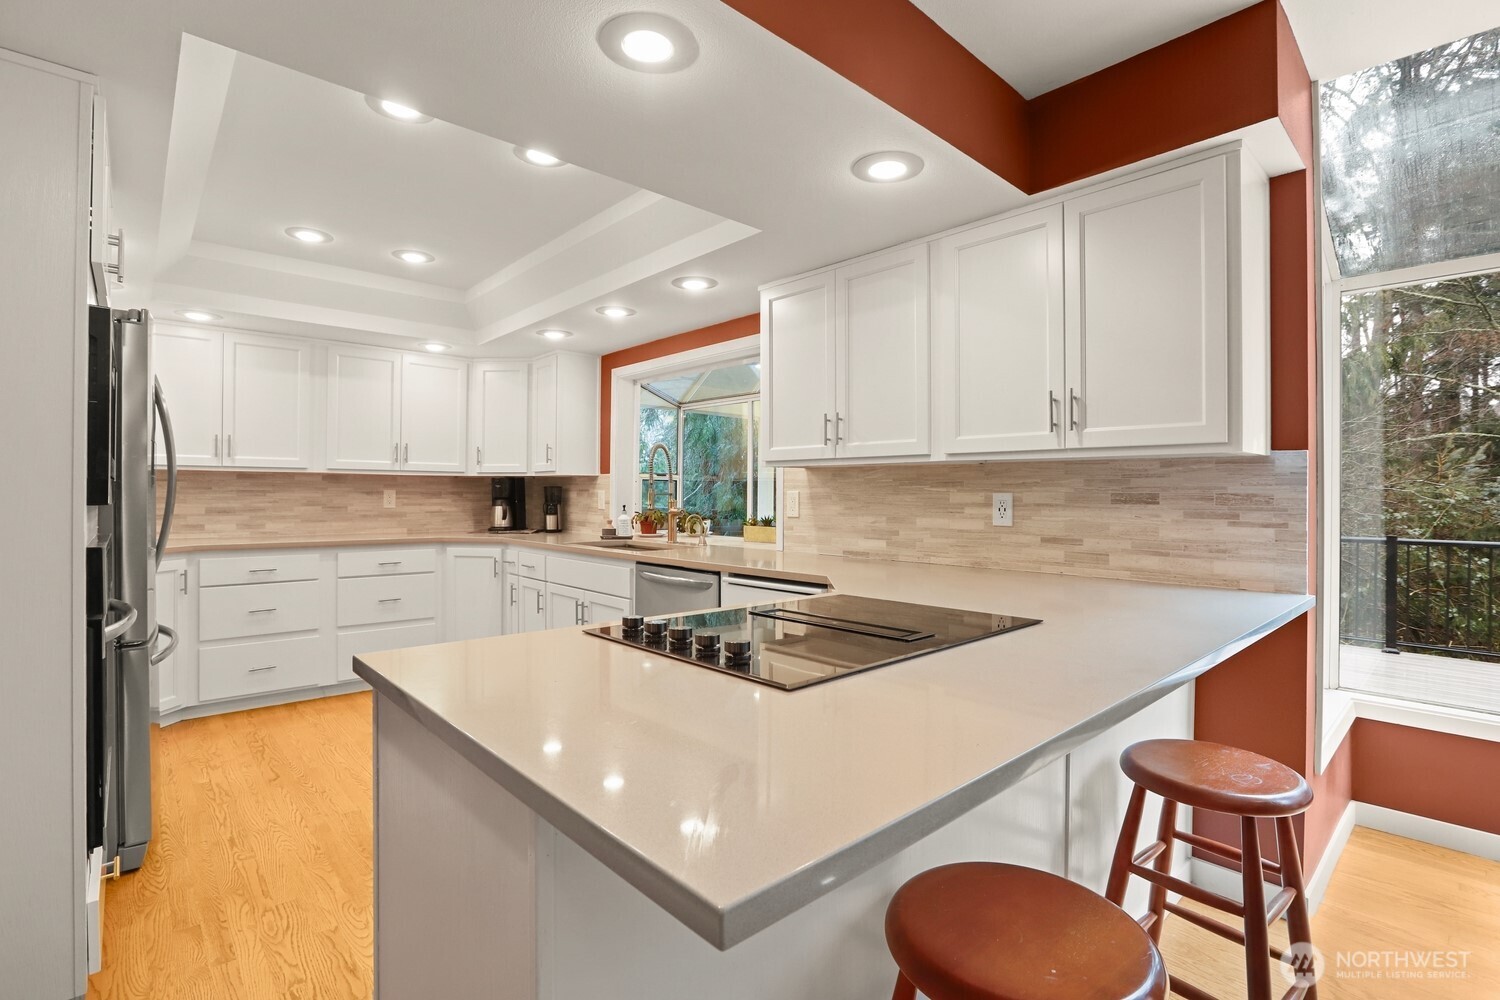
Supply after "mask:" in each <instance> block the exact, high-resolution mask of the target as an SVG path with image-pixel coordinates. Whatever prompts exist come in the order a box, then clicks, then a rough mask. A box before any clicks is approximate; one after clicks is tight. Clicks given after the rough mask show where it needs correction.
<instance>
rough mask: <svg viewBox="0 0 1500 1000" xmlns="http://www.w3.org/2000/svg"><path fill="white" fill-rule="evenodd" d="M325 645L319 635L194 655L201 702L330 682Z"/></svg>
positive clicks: (219, 648) (221, 647)
mask: <svg viewBox="0 0 1500 1000" xmlns="http://www.w3.org/2000/svg"><path fill="white" fill-rule="evenodd" d="M325 647H326V643H325V642H324V641H323V637H322V636H320V635H316V634H314V635H299V636H289V637H286V638H279V639H264V640H260V641H258V642H236V643H230V644H227V645H218V646H213V647H211V648H208V649H204V650H201V651H200V652H199V654H198V697H199V699H200V700H202V701H217V700H219V699H221V698H242V697H244V696H246V695H252V694H265V693H267V692H270V691H289V690H292V689H294V688H304V687H316V686H317V685H319V684H327V683H329V682H331V681H332V679H333V678H332V674H333V671H331V670H330V669H329V666H328V657H327V654H326V650H325Z"/></svg>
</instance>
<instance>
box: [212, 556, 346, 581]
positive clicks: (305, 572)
mask: <svg viewBox="0 0 1500 1000" xmlns="http://www.w3.org/2000/svg"><path fill="white" fill-rule="evenodd" d="M320 575H321V574H320V573H319V571H318V554H317V553H316V552H268V553H266V554H265V555H259V556H224V557H221V558H214V559H202V560H199V562H198V585H199V586H200V587H222V586H224V585H226V584H235V583H285V582H287V581H289V580H316V579H317V578H318V577H319V576H320Z"/></svg>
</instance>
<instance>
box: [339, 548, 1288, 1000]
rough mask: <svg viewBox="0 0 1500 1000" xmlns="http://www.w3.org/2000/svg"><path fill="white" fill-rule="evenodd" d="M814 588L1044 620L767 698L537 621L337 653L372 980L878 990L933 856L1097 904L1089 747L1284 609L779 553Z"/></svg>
mask: <svg viewBox="0 0 1500 1000" xmlns="http://www.w3.org/2000/svg"><path fill="white" fill-rule="evenodd" d="M806 563H807V564H806V565H805V566H796V567H787V568H788V569H790V570H800V571H803V572H806V573H807V574H809V575H814V576H816V575H822V576H825V577H827V578H828V579H829V580H831V581H832V582H833V583H834V585H835V586H836V587H837V588H838V590H839V591H841V592H844V593H853V594H860V595H864V596H870V597H878V598H885V599H888V600H899V601H910V602H916V603H926V604H936V605H942V606H947V607H957V608H966V609H971V610H977V611H991V612H996V613H1000V614H1011V615H1022V616H1027V617H1033V618H1040V619H1042V620H1043V624H1041V625H1038V626H1035V627H1032V628H1027V629H1023V630H1020V631H1016V632H1011V633H1007V634H1003V635H999V636H995V637H993V638H989V639H985V640H982V641H979V642H975V643H972V644H969V645H965V646H960V647H957V648H955V649H951V650H948V651H945V652H940V653H934V654H931V655H928V656H923V657H919V658H917V659H913V660H909V661H906V662H902V663H897V664H893V665H891V666H887V667H881V668H878V669H874V670H869V671H865V672H862V673H858V674H854V675H851V676H849V677H846V678H842V679H838V680H833V681H828V682H826V683H822V684H818V685H815V686H812V687H807V688H803V689H800V690H794V691H780V690H776V689H772V688H767V687H764V686H762V685H758V684H755V683H752V682H750V681H746V680H743V679H741V678H736V677H733V676H728V675H726V674H723V673H719V672H716V671H712V670H707V669H703V668H699V667H695V666H692V665H690V664H686V663H681V662H678V661H675V660H671V659H668V658H665V657H662V656H653V655H651V654H649V653H646V652H643V651H639V650H635V649H632V648H630V647H627V646H622V645H618V644H615V643H612V642H607V641H605V640H602V639H599V638H596V637H593V636H589V635H586V634H584V633H583V632H582V631H581V630H576V629H558V630H552V631H545V632H534V633H529V634H524V635H513V636H504V637H496V638H491V639H479V640H473V641H469V642H462V643H450V644H446V645H439V646H427V647H420V648H415V649H406V650H398V651H395V652H389V653H379V654H370V655H366V656H361V657H359V658H358V661H357V662H356V666H355V669H356V672H357V673H358V674H359V675H360V676H361V677H363V678H364V679H365V680H367V681H369V683H370V684H371V685H372V686H373V687H374V689H375V694H376V697H375V722H376V740H375V742H376V759H375V778H376V947H375V958H376V962H375V965H376V984H377V990H378V995H379V996H380V997H381V998H382V1000H407V998H419V997H420V998H427V997H434V996H464V997H505V998H511V997H516V998H533V997H536V998H545V1000H602V998H609V997H620V998H626V997H630V998H635V997H640V998H645V997H652V998H679V997H680V998H684V1000H685V998H700V997H705V996H714V997H716V998H720V1000H738V998H759V997H766V998H770V997H776V998H787V997H809V998H810V997H818V998H820V1000H824V998H842V997H848V998H855V997H869V996H878V995H881V994H882V993H884V992H888V991H889V988H890V983H891V982H892V977H893V976H894V965H893V963H891V962H890V959H889V958H888V957H887V955H886V953H885V945H884V938H883V933H882V919H883V914H884V907H885V903H886V901H887V900H888V899H889V898H890V895H891V893H893V892H894V891H895V889H896V888H897V886H899V885H900V883H901V882H902V881H903V880H904V879H905V878H907V877H909V876H911V875H913V874H915V873H916V872H918V871H921V870H923V869H925V868H929V867H932V866H933V865H936V864H943V863H946V862H948V861H952V860H960V859H963V860H974V859H993V860H1008V861H1013V862H1017V863H1022V864H1028V865H1032V866H1034V867H1039V868H1045V869H1048V870H1051V871H1055V872H1058V873H1066V874H1067V875H1068V876H1069V877H1072V878H1075V879H1077V880H1079V881H1081V882H1084V883H1085V884H1089V885H1091V886H1093V887H1095V888H1102V884H1103V880H1104V876H1105V871H1106V869H1107V866H1108V862H1109V855H1110V850H1111V848H1112V846H1113V841H1114V837H1115V833H1116V830H1117V829H1118V823H1119V817H1120V815H1121V814H1122V813H1123V810H1124V801H1125V796H1126V793H1127V791H1128V789H1127V786H1126V785H1125V783H1124V782H1123V779H1122V778H1121V777H1120V776H1119V774H1118V769H1117V766H1116V758H1117V757H1118V754H1119V751H1120V749H1121V748H1123V746H1125V745H1127V744H1128V743H1131V742H1134V741H1135V740H1137V739H1142V738H1147V737H1152V736H1188V735H1190V734H1191V729H1192V700H1191V681H1192V680H1193V678H1195V677H1197V676H1198V675H1200V674H1202V673H1203V672H1205V671H1207V670H1209V669H1211V668H1212V667H1213V666H1215V665H1216V664H1218V663H1220V662H1222V661H1223V660H1225V659H1226V658H1228V657H1229V656H1232V655H1233V654H1234V653H1236V652H1238V651H1239V650H1241V649H1243V648H1245V647H1246V646H1248V645H1250V644H1251V643H1253V642H1255V641H1256V640H1257V639H1259V638H1261V637H1262V636H1264V635H1266V634H1267V633H1269V632H1271V631H1273V630H1275V629H1276V628H1278V627H1280V626H1281V625H1282V624H1285V623H1286V622H1288V621H1290V620H1292V619H1293V618H1295V617H1296V616H1297V615H1299V614H1301V613H1303V612H1304V611H1306V610H1307V609H1308V608H1310V607H1311V606H1312V603H1313V601H1312V598H1311V597H1308V596H1305V595H1291V594H1263V593H1246V592H1238V591H1226V590H1210V589H1201V588H1187V587H1168V586H1161V585H1153V584H1134V583H1121V582H1113V581H1103V580H1092V579H1081V578H1077V577H1065V576H1054V575H1046V574H1032V573H1006V572H995V571H989V570H975V569H964V568H953V567H941V566H925V565H913V564H907V563H871V562H864V561H857V560H845V559H835V558H815V557H807V559H806Z"/></svg>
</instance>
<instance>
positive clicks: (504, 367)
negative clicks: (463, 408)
mask: <svg viewBox="0 0 1500 1000" xmlns="http://www.w3.org/2000/svg"><path fill="white" fill-rule="evenodd" d="M470 368H471V371H472V375H471V378H470V390H469V408H470V409H469V414H470V415H469V436H470V438H471V440H470V450H471V451H472V452H473V454H472V456H471V457H472V458H473V460H474V466H473V468H474V471H476V472H479V473H483V474H484V475H492V476H504V475H515V474H518V473H523V472H526V471H527V468H528V466H527V454H528V453H527V444H528V435H529V430H528V424H529V415H530V402H529V400H530V395H531V393H530V385H529V382H530V377H531V373H530V365H528V364H527V363H526V362H524V361H475V362H473V363H472V364H471V366H470Z"/></svg>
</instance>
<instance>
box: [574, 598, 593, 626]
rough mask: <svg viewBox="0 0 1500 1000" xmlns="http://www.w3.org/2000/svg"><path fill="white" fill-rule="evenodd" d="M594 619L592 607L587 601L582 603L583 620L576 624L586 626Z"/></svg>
mask: <svg viewBox="0 0 1500 1000" xmlns="http://www.w3.org/2000/svg"><path fill="white" fill-rule="evenodd" d="M593 618H594V607H593V605H591V604H589V602H588V601H584V602H583V620H582V621H580V622H579V623H578V624H580V625H587V624H588V623H589V622H590V621H592V620H593Z"/></svg>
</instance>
